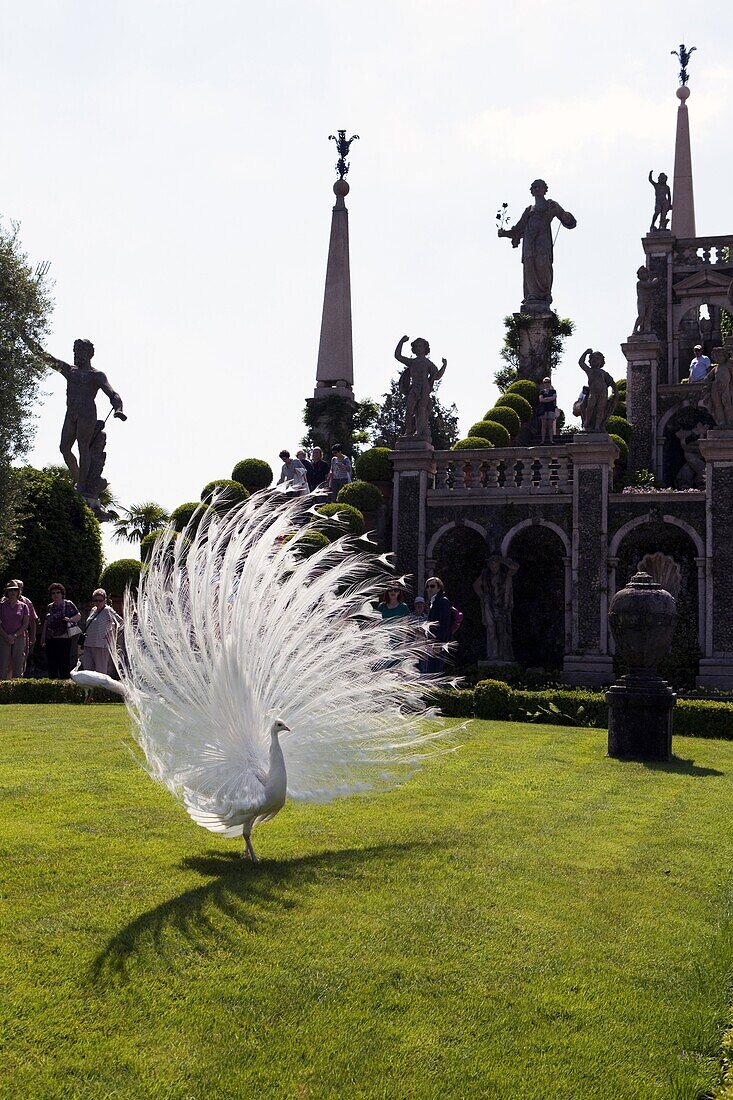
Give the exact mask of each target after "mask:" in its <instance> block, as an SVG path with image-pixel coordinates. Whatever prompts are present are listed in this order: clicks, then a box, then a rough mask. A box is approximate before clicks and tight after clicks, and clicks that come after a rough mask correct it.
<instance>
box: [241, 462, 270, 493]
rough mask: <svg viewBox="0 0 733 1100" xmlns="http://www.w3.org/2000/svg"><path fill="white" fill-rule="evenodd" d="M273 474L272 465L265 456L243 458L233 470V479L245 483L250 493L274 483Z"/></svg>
mask: <svg viewBox="0 0 733 1100" xmlns="http://www.w3.org/2000/svg"><path fill="white" fill-rule="evenodd" d="M273 476H274V475H273V472H272V466H270V463H269V462H265V460H264V459H263V458H243V459H242V461H241V462H238V463H237V465H236V466H235V467H234V469H233V470H232V481H238V482H239V484H240V485H244V487H245V489H246V490H247V492H248V493H256V492H257V490H258V489H266V488H267V486H268V485H271V484H272V479H273Z"/></svg>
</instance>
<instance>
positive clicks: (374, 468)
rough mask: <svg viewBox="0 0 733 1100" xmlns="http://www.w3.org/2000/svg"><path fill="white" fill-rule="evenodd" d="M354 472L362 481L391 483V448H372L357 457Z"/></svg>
mask: <svg viewBox="0 0 733 1100" xmlns="http://www.w3.org/2000/svg"><path fill="white" fill-rule="evenodd" d="M354 472H355V473H356V476H357V478H359V480H360V481H391V480H392V463H391V462H390V460H389V447H371V448H370V449H369V450H368V451H364V453H363V454H360V455H357V458H356V462H355V463H354Z"/></svg>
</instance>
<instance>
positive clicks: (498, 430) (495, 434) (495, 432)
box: [468, 410, 513, 447]
mask: <svg viewBox="0 0 733 1100" xmlns="http://www.w3.org/2000/svg"><path fill="white" fill-rule="evenodd" d="M512 411H513V410H512ZM474 436H478V437H479V438H480V439H488V441H489V443H493V445H494V446H495V447H508V446H509V444H510V443H511V441H512V440H511V436H510V435H509V432H508V431H507V430H506V428H505V427H504V425H503V424H499V422H498V421H496V420H479V422H478V423H477V424H473V425H472V426H471V427H470V428H469V429H468V438H469V439H471V438H473V437H474Z"/></svg>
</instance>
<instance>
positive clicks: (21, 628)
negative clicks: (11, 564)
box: [0, 581, 30, 680]
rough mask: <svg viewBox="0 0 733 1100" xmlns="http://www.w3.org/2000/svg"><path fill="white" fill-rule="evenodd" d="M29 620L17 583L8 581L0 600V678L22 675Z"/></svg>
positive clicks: (6, 678)
mask: <svg viewBox="0 0 733 1100" xmlns="http://www.w3.org/2000/svg"><path fill="white" fill-rule="evenodd" d="M29 621H30V616H29V614H28V608H27V607H26V605H25V604H24V603H23V602H22V601H21V599H20V589H19V588H18V585H17V584H16V582H15V581H8V583H7V584H6V585H5V595H4V596H3V598H2V599H1V600H0V680H10V679H17V678H18V677H19V676H22V675H23V671H24V669H25V655H26V646H27V644H28V638H27V635H28V623H29Z"/></svg>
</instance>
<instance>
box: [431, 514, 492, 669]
mask: <svg viewBox="0 0 733 1100" xmlns="http://www.w3.org/2000/svg"><path fill="white" fill-rule="evenodd" d="M487 545H488V540H487V534H486V531H485V529H484V528H483V527H481V526H480V524H478V523H474V522H472V521H470V520H466V521H465V522H463V523H446V524H444V525H443V526H442V527H440V528H439V529H438V530H437V531H436V533H435V534H434V535H433V537H432V538H431V539H430V542H429V544H428V551H427V554H426V563H425V564H426V568H427V569H429V570H430V571H431V572H433V573H434V574H435V575H436V576H438V577H440V578H441V580H442V581H443V583H444V584H445V590H446V594H447V595H448V597H449V599H450V601H451V603H452V604H453V605H454V606H455V607H457V608H459V609H460V610H461V611H462V612H463V623H462V624H461V629H460V630H459V631H458V634H457V635H456V638H455V641H456V643H457V649H456V654H455V660H456V661H457V662H458V663H459V664H475V663H476V662H477V661H481V660H484V659H485V657H486V630H485V628H484V625H483V623H482V621H481V606H480V603H479V598H478V596H477V595H476V593H475V592H474V590H473V583H474V581H475V580H476V579H477V578H478V576H479V575H480V573H481V570H482V569H483V568H484V565H485V564H486V551H487ZM426 575H427V574H426Z"/></svg>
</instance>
